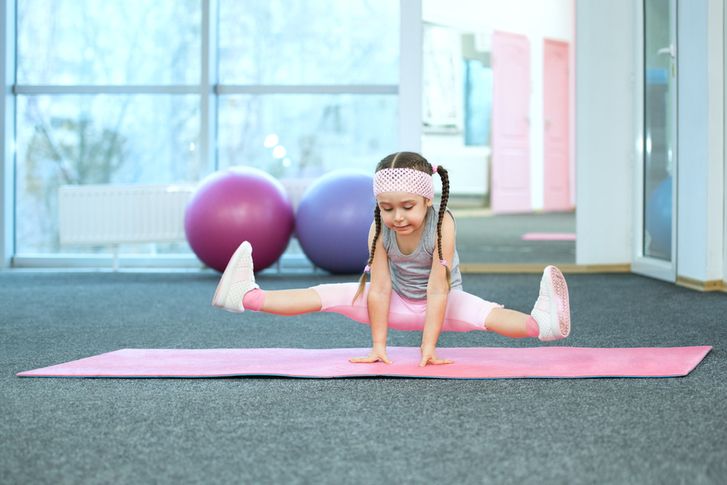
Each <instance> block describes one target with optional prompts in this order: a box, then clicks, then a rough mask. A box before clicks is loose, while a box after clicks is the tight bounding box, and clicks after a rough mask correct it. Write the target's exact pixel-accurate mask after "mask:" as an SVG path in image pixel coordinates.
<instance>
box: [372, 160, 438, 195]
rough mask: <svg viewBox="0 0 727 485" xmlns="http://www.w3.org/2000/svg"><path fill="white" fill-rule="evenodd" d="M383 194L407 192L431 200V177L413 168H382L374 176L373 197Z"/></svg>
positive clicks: (434, 169)
mask: <svg viewBox="0 0 727 485" xmlns="http://www.w3.org/2000/svg"><path fill="white" fill-rule="evenodd" d="M436 171H437V166H436V165H434V168H433V172H435V173H436ZM383 192H408V193H410V194H417V195H421V196H422V197H425V198H427V199H430V200H431V199H433V198H434V182H433V180H432V176H431V175H429V174H426V173H424V172H422V171H421V170H416V169H414V168H384V169H382V170H379V171H378V172H376V173H375V174H374V197H376V196H377V195H379V194H381V193H383Z"/></svg>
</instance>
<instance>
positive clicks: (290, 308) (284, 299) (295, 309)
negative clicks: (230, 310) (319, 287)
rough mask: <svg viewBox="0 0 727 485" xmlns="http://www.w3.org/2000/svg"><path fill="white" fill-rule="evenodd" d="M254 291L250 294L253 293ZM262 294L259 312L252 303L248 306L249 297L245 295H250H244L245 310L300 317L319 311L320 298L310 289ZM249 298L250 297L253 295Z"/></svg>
mask: <svg viewBox="0 0 727 485" xmlns="http://www.w3.org/2000/svg"><path fill="white" fill-rule="evenodd" d="M254 291H255V290H254ZM254 291H253V292H251V293H254ZM257 291H260V290H257ZM262 293H264V294H263V295H262V304H261V305H260V307H259V310H258V309H257V308H256V305H255V304H254V303H252V302H250V303H249V304H248V302H247V300H248V299H249V298H250V297H248V296H247V295H250V293H248V294H247V295H245V298H244V299H243V303H244V304H245V308H247V309H249V310H253V311H261V312H265V313H275V314H276V315H300V314H301V313H310V312H318V311H320V310H321V298H320V297H319V296H318V293H317V292H316V291H315V290H313V289H311V288H304V289H299V290H276V291H265V292H262ZM250 296H251V297H252V296H253V295H250Z"/></svg>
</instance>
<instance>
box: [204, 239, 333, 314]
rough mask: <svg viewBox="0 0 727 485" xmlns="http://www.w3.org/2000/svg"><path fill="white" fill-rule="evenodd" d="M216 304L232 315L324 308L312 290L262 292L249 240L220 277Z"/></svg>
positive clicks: (235, 254)
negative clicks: (258, 283) (244, 312)
mask: <svg viewBox="0 0 727 485" xmlns="http://www.w3.org/2000/svg"><path fill="white" fill-rule="evenodd" d="M212 305H214V306H216V307H219V308H223V309H225V310H227V311H230V312H236V313H239V312H243V311H245V309H248V310H253V311H264V312H269V313H277V314H280V315H297V314H300V313H307V312H314V311H318V310H320V309H321V300H320V298H319V297H318V294H317V293H316V292H315V291H313V290H311V289H301V290H283V291H268V292H265V291H262V290H260V287H259V286H258V285H257V283H255V274H254V272H253V262H252V246H250V243H249V242H247V241H245V242H243V243H242V244H240V247H238V248H237V250H236V251H235V253H234V254H233V255H232V257H231V258H230V262H229V263H228V264H227V268H225V272H224V273H223V274H222V277H221V278H220V282H219V284H218V285H217V289H216V290H215V294H214V296H213V297H212Z"/></svg>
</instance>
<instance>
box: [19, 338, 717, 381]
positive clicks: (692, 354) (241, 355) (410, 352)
mask: <svg viewBox="0 0 727 485" xmlns="http://www.w3.org/2000/svg"><path fill="white" fill-rule="evenodd" d="M711 349H712V347H708V346H700V347H663V348H660V347H652V348H584V347H532V348H501V347H458V348H446V347H442V348H440V349H437V357H439V358H446V359H452V360H454V361H455V362H454V363H453V364H447V365H436V366H435V365H429V366H427V367H424V368H422V367H419V366H418V364H419V349H418V348H416V347H389V348H388V349H387V353H388V356H389V358H390V360H392V362H393V363H392V364H383V363H374V364H352V363H350V362H348V359H349V358H350V357H357V356H364V355H367V354H368V351H369V349H367V348H349V349H280V348H266V349H194V350H190V349H122V350H117V351H115V352H109V353H106V354H101V355H96V356H93V357H88V358H85V359H80V360H74V361H72V362H66V363H65V364H59V365H54V366H51V367H44V368H42V369H36V370H31V371H27V372H21V373H19V374H18V376H20V377H233V376H287V377H314V378H332V377H357V376H402V377H431V378H446V379H497V378H527V377H540V378H580V377H677V376H685V375H687V374H689V373H690V372H691V371H692V370H693V369H694V368H695V367H696V366H697V364H699V362H701V361H702V359H703V358H704V357H705V356H706V355H707V353H708V352H709V351H710V350H711Z"/></svg>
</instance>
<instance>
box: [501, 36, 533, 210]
mask: <svg viewBox="0 0 727 485" xmlns="http://www.w3.org/2000/svg"><path fill="white" fill-rule="evenodd" d="M492 68H493V87H492V194H491V205H492V211H493V212H496V213H504V212H529V211H530V210H531V209H532V204H531V202H530V120H529V113H530V44H529V42H528V38H527V37H525V36H524V35H517V34H510V33H506V32H495V33H494V34H493V37H492Z"/></svg>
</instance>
